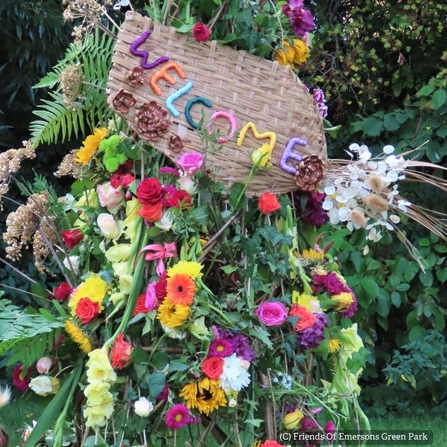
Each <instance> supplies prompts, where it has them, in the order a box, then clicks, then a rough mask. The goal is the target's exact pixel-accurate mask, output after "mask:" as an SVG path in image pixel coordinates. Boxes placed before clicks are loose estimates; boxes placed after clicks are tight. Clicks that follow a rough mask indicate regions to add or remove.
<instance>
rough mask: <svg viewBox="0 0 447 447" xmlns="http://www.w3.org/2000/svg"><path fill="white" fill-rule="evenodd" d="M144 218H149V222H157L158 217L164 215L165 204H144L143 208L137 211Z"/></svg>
mask: <svg viewBox="0 0 447 447" xmlns="http://www.w3.org/2000/svg"><path fill="white" fill-rule="evenodd" d="M137 214H139V215H140V216H141V217H142V218H143V219H146V220H148V221H149V222H156V221H157V220H158V219H160V218H161V216H163V205H162V204H161V202H159V203H157V204H155V205H146V204H144V205H143V206H142V207H141V209H140V210H139V211H138V212H137Z"/></svg>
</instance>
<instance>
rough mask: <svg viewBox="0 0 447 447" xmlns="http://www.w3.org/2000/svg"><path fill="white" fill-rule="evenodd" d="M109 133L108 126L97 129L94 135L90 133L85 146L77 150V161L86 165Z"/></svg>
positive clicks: (84, 143) (84, 142)
mask: <svg viewBox="0 0 447 447" xmlns="http://www.w3.org/2000/svg"><path fill="white" fill-rule="evenodd" d="M106 135H107V127H101V129H95V130H94V132H93V135H89V136H88V137H87V138H86V139H85V140H84V141H83V142H82V144H83V146H82V148H81V149H79V150H78V151H77V152H76V158H75V161H76V162H77V163H81V165H86V164H87V163H88V162H89V161H90V160H91V158H92V156H93V153H94V152H95V151H96V150H97V149H98V146H99V143H101V141H102V140H103V139H104V137H105V136H106Z"/></svg>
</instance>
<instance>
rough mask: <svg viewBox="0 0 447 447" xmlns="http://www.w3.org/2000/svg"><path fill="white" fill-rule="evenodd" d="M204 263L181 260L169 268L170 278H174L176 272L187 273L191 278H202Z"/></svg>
mask: <svg viewBox="0 0 447 447" xmlns="http://www.w3.org/2000/svg"><path fill="white" fill-rule="evenodd" d="M202 269H203V265H202V264H199V263H198V262H192V261H179V262H178V263H177V264H175V265H174V266H172V267H171V268H169V269H168V278H172V277H173V276H174V275H175V274H176V273H186V274H187V275H189V276H190V277H191V278H193V279H194V278H201V277H202V275H203V273H201V270H202Z"/></svg>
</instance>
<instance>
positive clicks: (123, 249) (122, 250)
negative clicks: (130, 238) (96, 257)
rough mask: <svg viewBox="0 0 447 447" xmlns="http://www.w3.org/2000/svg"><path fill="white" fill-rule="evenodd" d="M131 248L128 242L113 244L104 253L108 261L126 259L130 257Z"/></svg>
mask: <svg viewBox="0 0 447 447" xmlns="http://www.w3.org/2000/svg"><path fill="white" fill-rule="evenodd" d="M131 249H132V247H131V245H130V244H115V245H114V246H113V247H110V248H109V249H108V250H107V251H106V253H105V255H106V258H107V260H108V261H110V262H121V261H127V260H128V259H129V258H130V252H131Z"/></svg>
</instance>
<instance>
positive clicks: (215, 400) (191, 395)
mask: <svg viewBox="0 0 447 447" xmlns="http://www.w3.org/2000/svg"><path fill="white" fill-rule="evenodd" d="M179 396H180V397H183V398H184V399H185V400H186V406H187V407H188V408H190V409H191V408H197V410H198V411H199V412H200V413H203V414H205V415H206V416H208V415H209V414H210V413H211V411H213V410H217V409H218V408H219V407H224V406H226V405H227V398H226V397H225V392H224V390H223V389H222V388H221V386H220V380H213V379H209V378H208V377H204V378H203V379H200V380H199V381H198V382H194V383H189V384H188V385H185V386H184V387H183V389H182V391H181V393H180V394H179Z"/></svg>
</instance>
